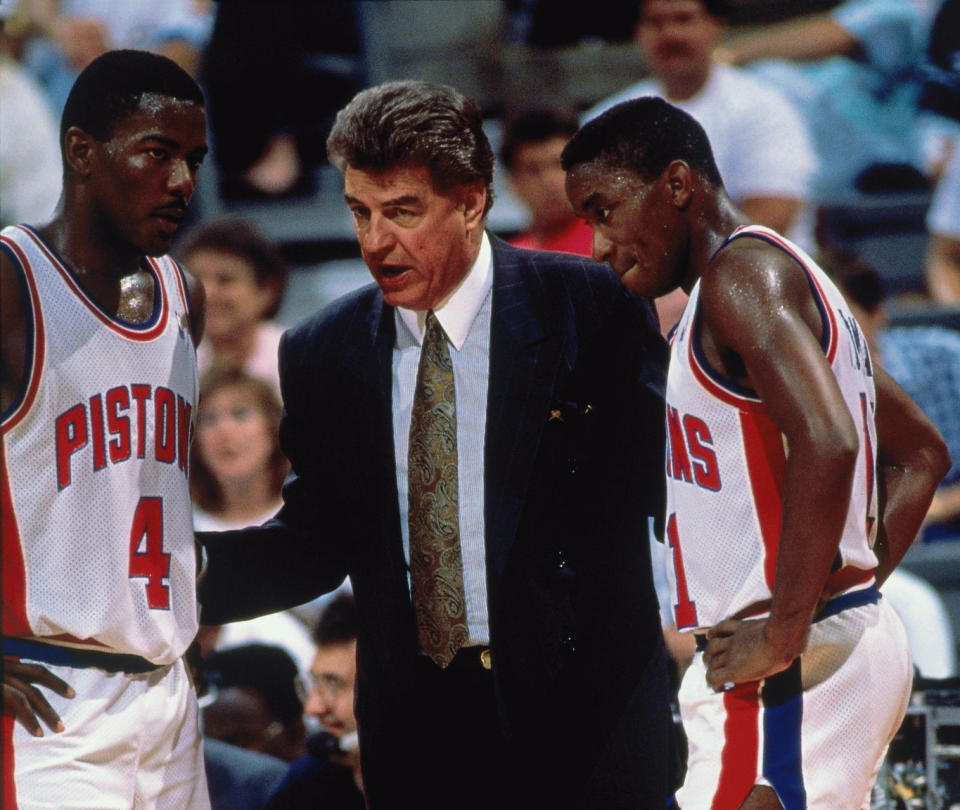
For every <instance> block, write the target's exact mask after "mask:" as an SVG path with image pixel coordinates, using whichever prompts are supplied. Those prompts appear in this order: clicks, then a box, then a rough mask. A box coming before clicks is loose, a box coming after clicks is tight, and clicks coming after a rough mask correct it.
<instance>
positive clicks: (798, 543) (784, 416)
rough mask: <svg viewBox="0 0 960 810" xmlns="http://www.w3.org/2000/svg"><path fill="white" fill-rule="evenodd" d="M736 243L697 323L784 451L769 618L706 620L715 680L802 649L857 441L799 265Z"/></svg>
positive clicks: (755, 673) (781, 662)
mask: <svg viewBox="0 0 960 810" xmlns="http://www.w3.org/2000/svg"><path fill="white" fill-rule="evenodd" d="M740 241H741V242H742V243H744V244H741V245H737V244H736V243H734V245H733V246H731V247H730V248H728V249H727V250H726V251H724V253H723V254H721V256H720V257H719V258H718V266H717V269H716V272H713V273H711V274H710V278H709V281H708V280H707V279H705V281H706V282H707V283H705V284H704V285H703V291H702V293H701V294H702V296H703V299H702V300H703V320H704V325H705V330H704V332H705V334H706V335H709V336H712V339H713V341H714V343H715V350H716V351H717V352H718V353H719V355H720V356H721V357H725V358H726V359H727V362H728V364H729V365H730V366H731V367H736V365H737V364H738V363H742V369H743V376H742V382H744V383H745V384H746V385H748V386H750V387H751V388H753V389H754V390H755V391H756V392H757V394H758V395H759V397H760V399H761V400H762V402H763V405H764V409H765V411H766V412H767V413H768V414H769V415H770V417H771V419H772V420H773V422H774V424H775V425H776V427H777V428H779V430H780V432H781V433H782V434H783V439H784V441H785V443H786V447H787V460H786V465H785V470H784V480H783V485H782V517H781V528H780V542H779V551H778V561H777V569H776V573H775V580H774V585H773V589H772V591H773V601H772V604H771V608H770V615H769V618H768V619H767V620H765V621H759V622H758V621H754V622H736V621H731V622H724V623H721V624H720V625H718V626H717V627H715V628H713V629H711V631H710V632H709V633H708V636H709V637H710V638H711V641H710V643H709V645H708V650H707V655H706V657H705V662H706V663H707V668H708V675H707V680H708V682H709V683H710V685H711V686H714V687H715V688H717V687H719V686H721V685H722V684H725V683H731V682H733V683H739V682H744V681H752V680H757V679H760V678H763V677H766V676H768V675H772V674H774V673H776V672H779V671H780V670H782V669H785V668H786V667H787V666H789V664H790V663H791V661H793V659H794V658H796V656H797V655H799V654H800V652H801V650H802V649H803V646H804V644H805V641H806V637H807V633H808V630H809V627H810V621H811V619H812V618H813V614H814V611H815V609H816V606H817V603H818V601H819V598H820V596H821V593H822V591H823V589H824V586H825V584H826V580H827V577H828V576H829V572H830V567H831V564H832V563H833V561H834V558H835V556H836V552H837V548H838V545H839V541H840V536H841V534H842V530H843V525H844V522H845V518H846V514H847V511H848V508H849V502H850V493H851V487H852V482H853V477H854V471H855V464H856V460H857V451H858V447H859V438H858V432H857V429H856V427H855V425H854V422H853V418H852V417H851V415H850V413H849V410H848V409H847V406H846V403H845V401H844V399H843V396H842V394H841V391H840V388H839V386H838V385H837V382H836V378H835V377H834V375H833V372H832V370H831V368H830V365H829V364H828V362H827V360H826V357H825V356H824V353H823V350H822V348H821V346H820V338H821V334H822V322H821V318H820V315H819V312H818V310H817V307H816V304H815V302H814V300H813V298H812V296H811V294H810V288H809V282H808V280H807V277H806V274H805V273H804V272H803V270H802V269H801V268H800V267H799V266H798V265H797V264H796V263H795V262H793V260H792V259H790V258H789V257H788V256H787V255H786V254H782V253H780V252H778V251H772V250H771V249H770V248H769V246H767V245H765V244H764V243H763V242H760V241H759V240H749V241H748V240H740ZM750 243H754V244H750Z"/></svg>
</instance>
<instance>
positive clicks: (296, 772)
mask: <svg viewBox="0 0 960 810" xmlns="http://www.w3.org/2000/svg"><path fill="white" fill-rule="evenodd" d="M314 641H315V642H316V644H317V652H316V655H315V656H314V659H313V663H312V664H311V666H310V690H309V692H308V693H307V696H306V698H305V702H304V711H305V712H306V713H307V715H308V716H311V717H314V718H315V719H317V720H318V721H319V722H320V724H321V727H322V730H321V731H320V732H318V733H317V734H314V735H313V736H311V737H310V738H309V739H308V740H307V755H306V756H305V757H303V758H302V759H300V760H298V761H297V762H295V763H294V764H293V765H292V766H291V767H290V771H289V772H288V774H287V776H286V778H285V779H284V781H283V783H282V784H281V785H280V786H279V787H278V788H277V790H276V792H275V793H274V795H273V796H272V797H271V799H270V802H269V804H268V805H267V806H268V808H269V810H309V808H313V807H323V808H326V809H327V810H363V807H364V801H363V793H362V788H363V778H362V776H361V772H360V754H359V750H358V742H357V721H356V718H355V716H354V713H353V700H354V680H355V679H356V675H357V616H356V606H355V605H354V601H353V596H351V595H350V594H341V595H339V596H337V597H335V598H334V599H333V600H331V601H330V602H329V603H328V604H327V606H326V607H325V608H324V610H323V613H321V615H320V619H319V621H318V622H317V626H316V628H315V631H314Z"/></svg>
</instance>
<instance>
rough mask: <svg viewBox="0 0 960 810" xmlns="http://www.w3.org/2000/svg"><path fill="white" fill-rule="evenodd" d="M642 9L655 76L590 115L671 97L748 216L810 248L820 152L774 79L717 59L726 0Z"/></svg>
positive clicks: (656, 3) (641, 40)
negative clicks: (699, 131) (697, 129)
mask: <svg viewBox="0 0 960 810" xmlns="http://www.w3.org/2000/svg"><path fill="white" fill-rule="evenodd" d="M638 11H639V14H638V18H637V26H636V31H635V40H636V42H637V45H638V47H639V48H640V51H641V53H642V55H643V56H644V58H645V60H646V62H647V65H648V66H649V68H650V71H651V73H652V76H650V77H648V78H646V79H643V80H641V81H639V82H637V83H636V84H633V85H631V86H630V87H627V88H626V89H624V90H622V91H621V92H619V93H616V94H614V95H613V96H611V97H609V98H607V99H604V100H603V101H601V102H600V103H599V104H597V105H596V106H595V107H593V108H592V109H590V110H589V111H588V112H587V113H586V115H585V116H584V118H585V120H589V119H591V118H594V117H596V116H597V115H598V114H599V113H601V112H602V111H603V110H606V109H608V108H609V107H612V106H613V105H614V104H616V103H618V102H620V101H626V100H627V99H632V98H637V97H639V96H650V95H652V96H661V97H663V98H665V99H667V100H668V101H670V102H671V103H672V104H673V105H675V106H677V107H679V108H680V109H682V110H684V111H686V112H688V113H690V114H691V115H692V116H693V117H694V118H696V119H697V121H699V122H700V124H701V125H702V126H703V128H704V129H706V131H707V135H708V136H709V137H710V142H711V144H712V145H713V151H714V155H715V158H716V161H717V166H718V167H719V169H720V173H721V175H722V176H723V180H724V185H725V187H726V189H727V192H728V193H729V195H730V197H731V199H732V200H733V201H734V203H735V204H736V205H737V206H738V207H739V208H740V209H741V210H742V211H743V212H744V213H745V214H746V215H747V217H749V218H750V219H751V220H753V221H754V222H756V223H759V224H761V225H767V226H768V227H771V228H774V229H776V230H777V231H779V232H780V233H784V234H786V235H788V236H790V238H791V239H793V240H794V241H795V242H797V243H798V244H799V245H800V246H801V247H804V248H806V249H807V250H810V249H812V248H813V246H814V237H813V224H814V216H813V209H812V207H811V206H810V204H809V203H810V183H811V180H812V179H813V175H814V172H815V170H816V156H815V153H814V151H813V148H812V146H811V143H810V140H809V136H808V134H807V129H806V126H805V123H804V119H803V118H801V117H800V115H799V114H798V111H797V109H794V107H793V106H792V105H791V103H790V102H788V101H787V99H786V98H784V97H783V96H782V95H781V94H780V92H779V91H778V90H777V89H775V88H774V87H773V86H771V85H770V84H768V83H766V82H763V81H761V80H758V79H756V78H753V77H751V76H749V75H747V74H746V73H745V72H744V71H742V70H739V69H736V68H733V67H731V66H729V65H724V64H718V63H717V62H716V61H714V60H713V58H712V53H713V50H714V48H715V46H716V45H717V44H718V42H719V41H720V38H721V36H722V35H723V33H724V31H725V29H726V17H727V4H726V3H725V2H724V1H723V0H641V2H640V3H639V5H638Z"/></svg>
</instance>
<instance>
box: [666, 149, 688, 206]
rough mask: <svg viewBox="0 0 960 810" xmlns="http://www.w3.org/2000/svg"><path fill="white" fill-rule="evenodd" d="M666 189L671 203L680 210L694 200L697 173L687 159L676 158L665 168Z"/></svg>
mask: <svg viewBox="0 0 960 810" xmlns="http://www.w3.org/2000/svg"><path fill="white" fill-rule="evenodd" d="M663 176H664V179H665V184H664V187H665V191H666V194H667V198H668V199H669V201H670V203H671V204H672V205H674V206H676V207H677V208H679V209H680V210H683V209H685V208H686V207H687V206H688V205H690V202H691V200H693V195H694V189H695V175H694V173H693V169H691V168H690V164H689V163H687V161H685V160H674V161H671V162H670V165H668V166H667V168H666V169H664V170H663Z"/></svg>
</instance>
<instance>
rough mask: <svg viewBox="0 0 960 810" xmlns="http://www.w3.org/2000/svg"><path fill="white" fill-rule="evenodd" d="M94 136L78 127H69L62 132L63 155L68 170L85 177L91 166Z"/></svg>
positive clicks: (88, 173)
mask: <svg viewBox="0 0 960 810" xmlns="http://www.w3.org/2000/svg"><path fill="white" fill-rule="evenodd" d="M94 147H95V142H94V138H93V136H92V135H90V134H89V133H87V132H84V131H83V130H82V129H80V127H70V128H69V129H68V130H67V131H66V132H65V133H63V156H64V160H66V162H67V166H69V167H70V170H71V171H73V172H74V173H76V174H77V175H79V176H80V177H83V178H86V177H89V176H90V172H91V171H92V168H93V150H94Z"/></svg>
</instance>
